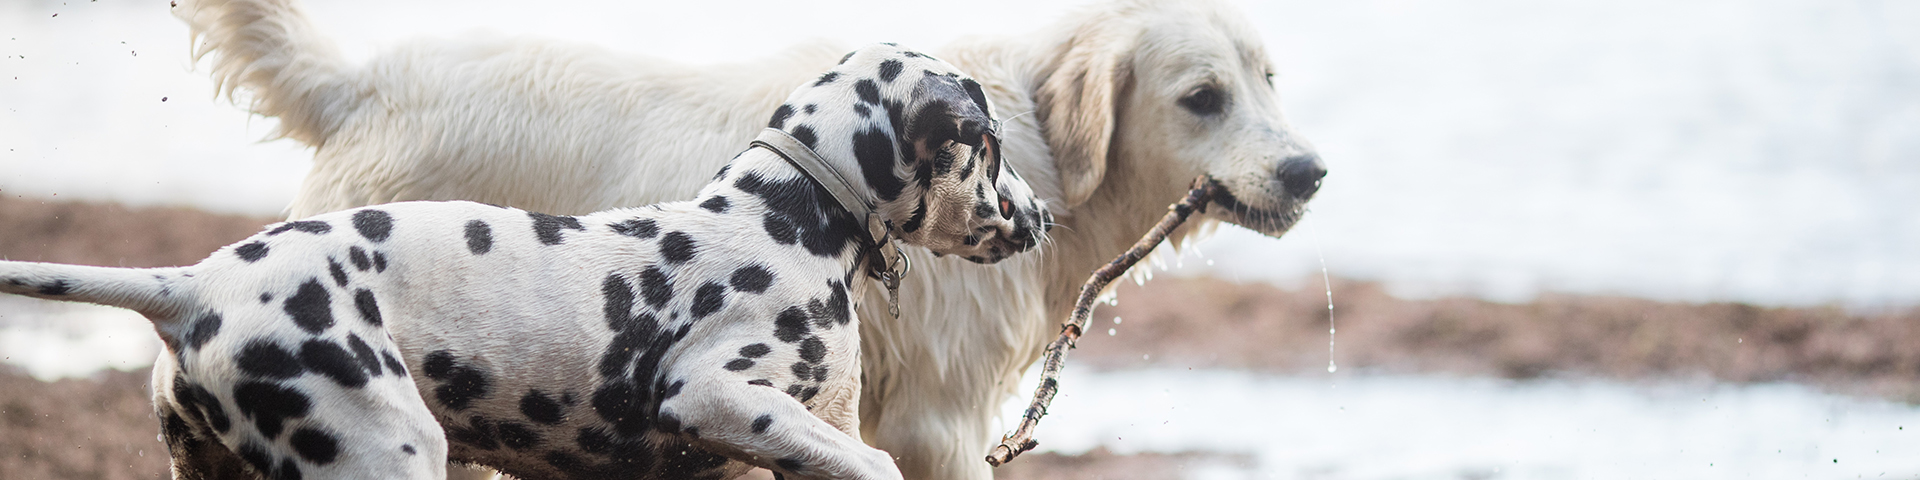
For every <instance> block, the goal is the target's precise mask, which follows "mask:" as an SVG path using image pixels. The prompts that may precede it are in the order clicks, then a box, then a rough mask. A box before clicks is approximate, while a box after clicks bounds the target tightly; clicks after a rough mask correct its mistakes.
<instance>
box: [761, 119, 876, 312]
mask: <svg viewBox="0 0 1920 480" xmlns="http://www.w3.org/2000/svg"><path fill="white" fill-rule="evenodd" d="M752 146H754V147H760V148H765V149H767V150H768V151H771V152H773V154H774V155H779V156H780V158H782V159H785V160H786V161H787V163H788V164H790V165H793V167H794V168H797V169H799V170H800V174H801V175H805V176H806V177H807V178H809V179H812V180H813V183H815V184H818V185H820V187H821V188H824V189H826V190H827V193H828V194H829V195H832V196H833V200H834V202H835V203H839V204H840V207H841V208H845V209H847V211H848V212H852V213H853V216H854V217H856V218H861V219H864V221H865V222H866V226H867V244H868V245H872V246H873V247H874V248H873V250H871V251H870V253H871V255H870V256H869V258H868V259H867V260H868V262H867V275H868V276H871V277H873V278H875V279H877V280H880V283H881V284H882V285H885V286H886V287H887V306H888V312H889V313H892V314H893V316H894V317H899V316H900V302H899V296H900V295H899V294H900V279H901V278H902V277H904V276H906V274H907V272H908V271H910V270H912V269H913V264H912V262H910V261H908V260H907V256H906V255H904V254H903V252H901V251H900V246H899V245H895V244H894V243H893V236H892V234H891V231H890V230H889V229H888V228H887V224H886V221H885V220H882V219H881V218H880V213H879V212H878V211H877V210H876V209H875V206H874V203H873V202H872V201H870V200H867V199H866V198H863V197H862V196H860V195H858V194H856V193H854V192H855V190H854V189H853V184H852V183H850V182H848V181H847V179H846V177H843V176H841V175H840V171H838V170H835V169H834V168H833V166H832V165H828V164H827V161H826V159H823V158H820V154H819V153H815V152H814V151H813V149H812V148H808V147H807V144H805V143H801V142H800V140H799V139H796V138H793V136H792V135H788V134H787V132H784V131H781V130H780V129H777V128H767V129H764V130H761V131H760V136H758V137H755V138H754V139H753V143H752Z"/></svg>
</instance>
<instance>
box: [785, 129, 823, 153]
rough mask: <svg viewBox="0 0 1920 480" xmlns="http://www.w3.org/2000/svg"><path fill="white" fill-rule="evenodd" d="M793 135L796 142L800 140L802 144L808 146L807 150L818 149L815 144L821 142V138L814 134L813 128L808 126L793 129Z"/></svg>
mask: <svg viewBox="0 0 1920 480" xmlns="http://www.w3.org/2000/svg"><path fill="white" fill-rule="evenodd" d="M791 135H793V139H794V140H799V141H800V144H801V145H806V146H807V148H816V146H815V144H817V143H818V142H819V141H820V136H819V135H817V134H815V133H813V128H812V127H808V126H806V125H800V126H796V127H793V132H792V133H791Z"/></svg>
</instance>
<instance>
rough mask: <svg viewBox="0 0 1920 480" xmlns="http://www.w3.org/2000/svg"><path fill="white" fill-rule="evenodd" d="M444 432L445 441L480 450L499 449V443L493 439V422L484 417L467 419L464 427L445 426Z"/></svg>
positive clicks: (455, 425)
mask: <svg viewBox="0 0 1920 480" xmlns="http://www.w3.org/2000/svg"><path fill="white" fill-rule="evenodd" d="M446 430H447V440H451V441H455V442H459V443H460V444H462V445H466V446H469V447H473V448H476V449H480V450H494V449H498V448H500V441H499V440H497V439H495V438H494V437H495V435H494V434H495V433H496V431H495V430H494V428H493V422H489V421H487V419H486V417H482V416H479V415H474V416H471V417H467V425H466V426H460V425H458V424H452V425H447V427H446Z"/></svg>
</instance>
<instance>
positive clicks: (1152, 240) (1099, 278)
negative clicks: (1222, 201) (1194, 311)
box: [987, 175, 1216, 467]
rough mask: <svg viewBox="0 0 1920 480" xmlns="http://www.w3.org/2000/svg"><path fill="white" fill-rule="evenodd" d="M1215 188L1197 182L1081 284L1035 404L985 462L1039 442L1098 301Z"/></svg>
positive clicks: (998, 461)
mask: <svg viewBox="0 0 1920 480" xmlns="http://www.w3.org/2000/svg"><path fill="white" fill-rule="evenodd" d="M1214 188H1216V187H1215V184H1214V182H1213V179H1211V178H1208V177H1207V176H1206V175H1201V176H1200V177H1199V178H1195V179H1193V189H1191V190H1188V191H1187V196H1186V198H1183V199H1181V200H1180V203H1175V204H1173V205H1170V206H1168V207H1167V215H1166V216H1165V217H1161V218H1160V223H1158V224H1155V225H1154V226H1153V229H1152V230H1148V231H1147V234H1146V236H1143V237H1140V241H1138V242H1134V244H1133V248H1129V249H1127V251H1126V253H1122V254H1120V256H1119V257H1116V258H1114V259H1113V261H1111V262H1107V264H1106V265H1105V266H1102V267H1100V268H1099V269H1098V270H1094V271H1093V277H1091V278H1088V279H1087V283H1085V284H1083V285H1081V286H1080V299H1079V300H1078V301H1075V302H1074V304H1073V314H1071V315H1069V316H1068V317H1067V322H1066V323H1065V324H1062V325H1061V326H1060V336H1059V337H1058V338H1055V339H1054V340H1053V343H1049V344H1047V351H1046V356H1045V357H1044V359H1043V360H1042V362H1043V363H1042V364H1041V367H1040V388H1037V389H1034V392H1033V403H1030V404H1028V405H1027V412H1026V413H1024V414H1021V415H1020V426H1019V427H1018V428H1016V429H1014V431H1013V433H1012V434H1009V435H1007V436H1005V437H1001V439H1000V445H997V446H994V447H993V451H991V452H987V464H989V465H993V466H996V467H998V466H1000V465H1002V464H1005V463H1007V462H1010V461H1013V457H1017V456H1020V454H1022V453H1026V452H1027V451H1028V450H1032V449H1033V447H1034V446H1037V445H1039V444H1040V442H1039V441H1036V440H1034V439H1033V428H1034V427H1035V426H1037V425H1039V424H1040V417H1041V416H1044V415H1046V414H1047V406H1048V405H1050V404H1052V403H1053V395H1054V394H1055V393H1058V392H1059V390H1060V368H1061V367H1063V366H1066V363H1067V350H1068V349H1071V348H1073V347H1074V342H1076V341H1078V340H1079V339H1080V334H1081V332H1083V331H1084V330H1085V329H1086V326H1087V317H1088V316H1090V315H1092V314H1093V300H1094V297H1096V296H1099V295H1100V291H1102V290H1106V289H1107V284H1108V283H1112V282H1113V279H1115V278H1120V275H1121V274H1124V273H1127V269H1129V268H1133V264H1135V263H1139V262H1140V259H1142V258H1146V256H1147V254H1148V253H1151V252H1153V248H1154V247H1157V246H1159V245H1160V242H1161V241H1164V240H1166V239H1167V234H1168V233H1171V232H1173V230H1174V229H1176V228H1180V225H1181V224H1184V223H1186V221H1187V217H1189V216H1192V215H1193V214H1194V212H1204V211H1206V208H1207V202H1208V201H1210V200H1211V199H1212V198H1213V193H1214Z"/></svg>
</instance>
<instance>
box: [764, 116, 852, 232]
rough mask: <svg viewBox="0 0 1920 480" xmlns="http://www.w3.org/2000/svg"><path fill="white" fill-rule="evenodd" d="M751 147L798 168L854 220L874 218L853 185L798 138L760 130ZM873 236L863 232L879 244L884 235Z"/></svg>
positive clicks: (775, 130) (785, 133)
mask: <svg viewBox="0 0 1920 480" xmlns="http://www.w3.org/2000/svg"><path fill="white" fill-rule="evenodd" d="M753 146H756V147H762V148H766V149H767V150H772V151H773V153H774V154H775V155H779V156H780V158H784V159H787V163H790V164H793V167H794V168H798V169H800V172H801V173H804V174H806V175H807V177H808V178H812V179H813V182H814V183H818V184H820V186H821V187H824V188H826V189H827V193H830V194H832V195H833V199H834V200H836V201H839V202H840V206H841V207H844V208H846V209H847V211H849V212H853V216H854V218H859V219H862V220H868V219H872V218H873V217H876V215H875V212H874V211H873V208H874V205H873V202H871V201H867V199H865V198H861V196H860V195H858V194H855V193H854V190H853V184H852V183H850V182H847V178H846V177H842V176H840V172H839V171H837V170H834V169H833V166H831V165H827V160H826V159H823V158H820V154H818V153H814V152H813V149H812V148H807V144H804V143H800V139H797V138H793V136H792V135H788V134H787V132H783V131H780V130H779V129H775V128H768V129H765V130H761V131H760V136H759V137H755V138H754V139H753ZM875 233H876V232H871V231H869V232H867V234H868V236H869V237H870V238H868V240H872V241H874V243H879V242H880V240H881V237H880V235H884V234H885V232H884V231H882V232H879V235H876V234H875Z"/></svg>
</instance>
